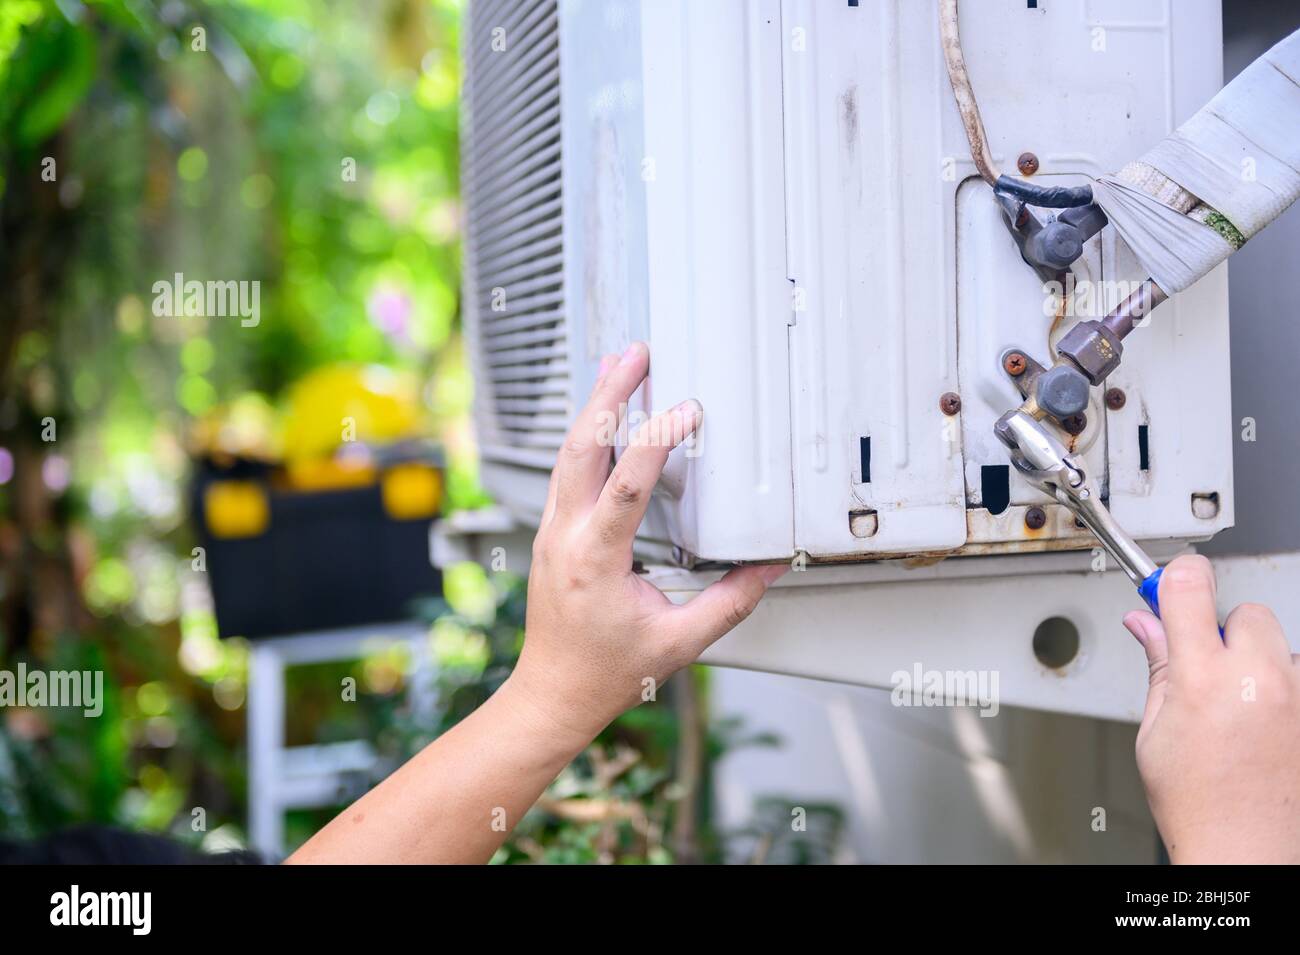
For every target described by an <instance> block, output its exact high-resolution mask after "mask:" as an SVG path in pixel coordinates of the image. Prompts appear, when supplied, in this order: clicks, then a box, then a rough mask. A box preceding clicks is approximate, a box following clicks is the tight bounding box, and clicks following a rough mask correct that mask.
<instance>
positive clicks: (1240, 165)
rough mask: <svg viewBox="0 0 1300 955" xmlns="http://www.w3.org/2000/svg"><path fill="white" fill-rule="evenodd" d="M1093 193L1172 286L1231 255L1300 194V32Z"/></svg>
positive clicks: (1153, 271) (1160, 279) (1155, 274)
mask: <svg viewBox="0 0 1300 955" xmlns="http://www.w3.org/2000/svg"><path fill="white" fill-rule="evenodd" d="M1153 173H1154V174H1153ZM1094 195H1095V197H1096V201H1097V203H1098V204H1099V205H1100V206H1101V207H1102V208H1103V209H1104V210H1105V212H1106V215H1107V217H1108V218H1109V219H1110V221H1111V223H1112V224H1114V226H1115V228H1116V229H1117V230H1118V231H1119V233H1120V235H1121V236H1123V238H1124V241H1125V242H1127V243H1128V245H1129V247H1130V248H1131V249H1132V250H1133V252H1134V254H1135V255H1136V256H1137V258H1138V260H1139V261H1140V262H1141V263H1142V265H1143V267H1144V268H1146V269H1147V271H1148V272H1149V273H1150V275H1151V277H1152V278H1153V279H1154V280H1155V281H1156V283H1157V284H1158V285H1159V286H1160V287H1161V288H1162V289H1164V290H1165V291H1166V292H1169V293H1170V294H1172V293H1174V292H1178V291H1181V290H1182V289H1185V288H1187V287H1188V286H1189V285H1191V284H1192V283H1193V282H1195V281H1196V280H1197V279H1199V278H1201V277H1202V276H1203V275H1205V274H1206V273H1208V272H1209V271H1210V270H1211V269H1213V268H1214V267H1215V266H1216V265H1218V264H1219V263H1220V262H1222V261H1223V260H1224V259H1226V258H1227V257H1228V256H1229V255H1231V254H1232V253H1233V252H1234V251H1235V250H1236V249H1237V248H1238V247H1240V245H1241V243H1242V242H1244V241H1245V240H1246V239H1249V238H1250V237H1251V236H1253V235H1254V234H1255V233H1256V232H1258V231H1259V230H1260V229H1262V228H1264V227H1265V226H1266V225H1268V224H1269V223H1270V222H1272V221H1273V220H1274V219H1276V218H1277V217H1278V216H1279V215H1281V214H1282V212H1284V211H1285V210H1286V209H1287V208H1288V207H1289V206H1290V205H1291V204H1292V203H1293V202H1295V201H1296V198H1297V197H1298V196H1300V31H1296V32H1295V33H1293V34H1291V35H1290V36H1289V37H1287V38H1286V39H1284V40H1282V41H1281V42H1280V43H1278V44H1277V45H1276V46H1274V47H1273V48H1272V49H1271V50H1269V51H1268V52H1267V53H1265V54H1264V55H1263V56H1261V57H1260V58H1259V59H1258V60H1256V61H1255V62H1254V63H1252V64H1251V65H1250V66H1249V67H1247V68H1246V69H1245V70H1244V71H1243V72H1242V73H1241V74H1240V75H1239V76H1237V77H1236V78H1235V79H1234V80H1233V81H1232V82H1231V83H1229V84H1228V85H1227V86H1225V87H1224V88H1223V89H1222V90H1220V91H1219V93H1218V95H1217V96H1215V97H1214V99H1212V100H1210V102H1209V103H1207V104H1206V105H1205V106H1203V107H1202V108H1201V109H1200V110H1198V111H1197V113H1196V114H1195V115H1194V116H1192V118H1191V119H1189V120H1188V121H1187V122H1186V123H1184V124H1183V125H1182V126H1180V127H1179V128H1178V129H1177V130H1176V131H1175V132H1174V133H1173V134H1172V135H1170V136H1168V137H1166V138H1165V139H1164V140H1162V141H1161V142H1159V143H1158V144H1156V146H1155V147H1154V148H1152V149H1151V150H1149V151H1148V152H1147V153H1146V154H1145V155H1143V156H1142V157H1141V159H1140V160H1138V162H1137V163H1132V164H1130V165H1129V166H1127V167H1125V169H1124V170H1123V171H1121V172H1120V173H1119V174H1118V175H1114V176H1102V177H1101V178H1099V179H1098V180H1096V185H1095V188H1094Z"/></svg>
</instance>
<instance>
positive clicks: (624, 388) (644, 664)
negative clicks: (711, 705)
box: [502, 342, 787, 745]
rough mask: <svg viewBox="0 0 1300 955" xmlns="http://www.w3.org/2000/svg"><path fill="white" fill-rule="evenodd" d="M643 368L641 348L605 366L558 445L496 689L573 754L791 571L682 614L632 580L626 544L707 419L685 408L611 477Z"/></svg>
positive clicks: (642, 435)
mask: <svg viewBox="0 0 1300 955" xmlns="http://www.w3.org/2000/svg"><path fill="white" fill-rule="evenodd" d="M649 362H650V356H649V351H648V350H647V348H646V346H645V345H644V344H642V343H640V342H636V343H634V344H633V345H632V346H631V347H629V348H628V350H627V351H626V352H625V353H624V354H623V355H622V357H621V358H620V357H617V356H613V355H609V356H606V357H605V358H604V359H603V360H602V362H601V366H600V377H599V379H598V381H597V382H596V386H595V389H594V390H593V392H592V395H591V399H590V400H589V401H588V403H587V406H586V407H585V408H584V409H583V410H582V412H581V413H580V414H579V415H578V417H577V419H576V420H575V421H574V424H573V427H572V429H571V430H570V431H569V433H568V435H567V437H566V438H565V441H564V445H563V447H562V449H561V451H560V454H559V459H558V461H557V462H556V466H555V469H554V471H553V472H552V475H551V485H550V492H549V495H548V499H547V503H546V509H545V512H544V513H543V516H542V520H541V526H540V527H539V528H538V531H537V537H536V539H535V540H534V542H533V564H532V570H531V572H530V573H529V578H528V618H527V623H526V626H525V630H524V634H525V636H524V648H523V651H522V653H521V654H520V657H519V662H518V664H517V665H516V667H515V670H514V673H513V674H512V675H511V676H510V678H509V680H507V682H506V685H505V686H503V687H502V691H503V692H505V693H507V694H509V696H510V698H511V699H512V700H513V701H514V702H515V703H516V705H519V706H522V707H525V708H526V709H527V710H529V711H530V712H531V713H533V714H535V715H537V716H539V717H540V718H542V719H544V720H545V721H547V722H549V723H551V724H553V726H554V727H555V729H556V730H558V731H559V732H561V733H564V734H567V735H569V736H570V738H571V739H572V740H573V741H574V742H575V743H576V744H578V745H585V743H586V742H589V741H590V740H591V739H592V738H594V737H595V736H596V734H597V733H599V732H600V731H601V730H602V729H604V727H605V726H606V725H607V724H608V723H609V722H610V721H611V720H613V719H614V718H615V717H616V716H618V715H619V714H620V713H622V712H623V711H624V710H626V709H628V708H630V707H631V706H634V705H635V704H637V703H638V702H640V701H641V700H642V699H643V693H644V691H645V689H646V687H647V686H653V687H658V686H660V685H662V683H663V681H664V680H666V679H667V678H668V677H669V676H671V675H672V674H673V673H674V672H676V671H677V670H679V669H681V668H682V667H683V666H685V665H687V664H688V663H691V662H692V661H694V660H695V658H696V657H698V656H699V655H700V653H701V652H702V651H703V650H704V649H705V648H706V647H708V646H709V645H710V644H711V643H713V642H714V641H715V640H717V639H718V638H719V637H721V636H722V635H723V634H725V633H727V632H728V631H729V630H731V629H732V628H733V627H735V626H736V625H737V624H738V623H740V622H741V621H742V620H744V619H745V618H746V617H747V616H748V615H749V613H750V612H751V611H752V610H753V609H754V607H755V606H756V605H757V604H758V601H759V599H760V598H761V597H762V596H763V594H764V592H765V591H766V589H767V587H768V585H769V584H771V583H772V581H774V580H775V579H776V578H777V577H779V576H781V574H782V573H784V572H785V570H786V569H787V568H786V567H785V565H778V566H755V567H742V568H739V569H736V570H732V571H731V572H730V573H728V574H727V575H726V576H725V577H723V578H722V579H721V580H720V581H718V582H716V583H714V584H713V585H712V586H710V587H708V588H706V589H705V590H704V591H703V592H702V593H700V594H699V595H698V596H696V597H695V598H694V599H692V600H691V601H690V602H689V603H687V604H685V605H682V606H678V605H675V604H673V603H672V602H670V601H669V600H668V598H667V597H665V596H664V595H663V594H662V593H661V592H660V591H659V590H658V589H656V588H655V587H654V586H653V585H652V584H650V583H648V582H647V581H646V580H645V579H644V578H643V577H641V576H638V575H637V574H635V573H633V572H632V539H633V536H634V535H635V534H636V530H637V527H638V526H639V525H640V523H641V519H642V517H643V516H644V515H645V512H646V507H647V506H648V504H649V502H650V493H651V491H652V490H653V489H654V486H655V483H656V481H657V480H658V479H659V475H660V473H661V472H662V470H663V468H664V464H665V462H666V461H667V460H668V453H669V452H670V451H671V450H672V449H673V448H674V447H676V446H677V445H678V444H680V443H681V442H682V441H683V440H685V439H686V437H687V436H689V435H691V434H692V433H694V431H695V429H696V428H697V427H698V426H699V423H700V419H701V417H702V415H703V410H702V409H701V408H700V405H699V403H698V402H695V401H685V402H683V403H682V404H680V405H677V406H676V407H674V408H672V409H670V410H668V411H667V412H664V413H663V414H661V415H658V416H656V417H654V418H652V419H650V420H649V421H647V422H646V423H645V424H644V425H642V427H640V428H639V429H638V430H637V432H636V433H635V435H633V436H632V438H631V439H630V440H629V445H628V447H627V448H626V450H625V451H624V453H623V455H622V456H621V457H620V458H619V460H618V464H617V465H616V466H615V467H614V469H613V472H612V473H611V471H610V461H611V457H612V451H613V448H612V447H611V446H610V441H609V438H608V434H609V433H610V432H612V431H613V430H614V429H613V428H612V427H610V422H611V421H614V422H616V421H617V420H618V418H617V416H618V415H619V414H620V412H621V411H622V410H623V408H624V406H625V405H626V402H627V401H628V399H629V398H630V397H631V395H632V393H633V392H634V391H635V390H636V388H637V386H638V385H639V384H640V383H641V381H642V380H643V379H644V378H645V376H646V372H647V370H648V368H649ZM647 680H653V681H654V683H653V684H647V682H646V681H647Z"/></svg>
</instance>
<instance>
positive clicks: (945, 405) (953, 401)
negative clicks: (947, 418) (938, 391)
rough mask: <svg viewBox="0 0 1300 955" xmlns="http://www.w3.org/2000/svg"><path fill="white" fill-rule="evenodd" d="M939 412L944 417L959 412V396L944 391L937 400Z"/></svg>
mask: <svg viewBox="0 0 1300 955" xmlns="http://www.w3.org/2000/svg"><path fill="white" fill-rule="evenodd" d="M939 410H940V411H942V412H943V413H944V414H946V415H955V414H956V413H957V412H958V411H961V396H960V395H958V394H955V393H954V392H951V391H945V392H944V393H943V396H942V397H940V398H939Z"/></svg>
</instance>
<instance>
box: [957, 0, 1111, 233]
mask: <svg viewBox="0 0 1300 955" xmlns="http://www.w3.org/2000/svg"><path fill="white" fill-rule="evenodd" d="M939 39H940V41H941V42H942V44H943V61H944V64H945V65H946V66H947V67H948V82H949V83H951V84H952V95H953V97H954V98H955V99H956V100H957V112H958V113H960V114H961V124H962V126H964V127H965V129H966V142H967V143H969V144H970V154H971V158H972V159H974V160H975V168H976V169H978V170H979V174H980V175H981V176H982V177H983V178H984V181H985V182H987V183H988V184H989V185H990V186H992V187H993V188H994V189H995V190H996V191H997V192H1000V193H1003V194H1004V195H1008V196H1011V197H1012V198H1015V199H1018V200H1020V201H1021V202H1024V203H1027V204H1029V205H1031V206H1041V207H1043V208H1046V209H1069V208H1072V207H1074V206H1086V205H1088V203H1090V202H1092V187H1091V186H1087V185H1084V186H1039V185H1035V184H1034V183H1031V182H1025V181H1024V180H1023V179H1013V178H1012V177H1010V176H1004V175H1002V174H1001V173H999V172H998V167H997V163H995V162H994V161H993V153H992V152H990V151H989V137H988V134H987V133H986V132H984V120H983V119H982V118H981V117H980V108H979V103H977V102H976V100H975V90H974V88H973V87H972V86H971V83H970V74H969V73H967V71H966V57H965V56H964V55H963V54H962V51H961V29H960V26H959V24H958V16H957V0H939Z"/></svg>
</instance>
